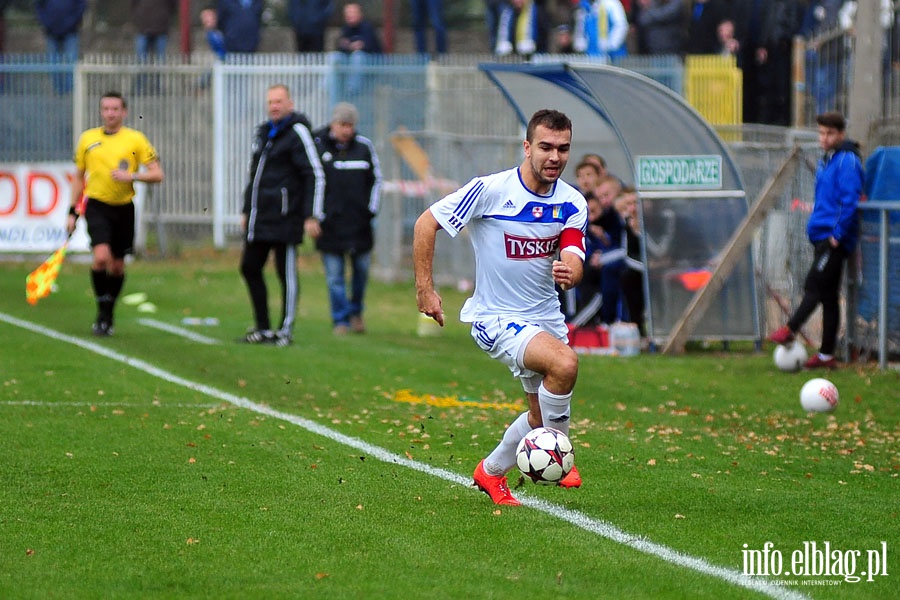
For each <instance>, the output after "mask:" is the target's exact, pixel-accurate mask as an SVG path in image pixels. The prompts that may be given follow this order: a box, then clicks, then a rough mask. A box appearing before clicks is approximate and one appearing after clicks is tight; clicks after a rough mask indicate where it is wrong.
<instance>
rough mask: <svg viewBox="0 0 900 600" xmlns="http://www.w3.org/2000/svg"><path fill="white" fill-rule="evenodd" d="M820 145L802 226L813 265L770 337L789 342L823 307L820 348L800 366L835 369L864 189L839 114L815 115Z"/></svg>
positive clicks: (858, 163)
mask: <svg viewBox="0 0 900 600" xmlns="http://www.w3.org/2000/svg"><path fill="white" fill-rule="evenodd" d="M816 123H817V124H818V130H819V146H820V147H821V148H822V150H823V151H824V153H825V154H824V155H823V156H822V158H821V159H819V163H818V167H817V168H816V191H815V203H814V204H813V211H812V214H811V215H810V217H809V221H808V223H807V225H806V233H807V237H809V241H810V243H811V244H812V245H813V248H814V256H813V260H812V265H811V266H810V268H809V272H808V273H807V275H806V281H805V282H804V284H803V299H802V300H801V301H800V305H799V306H797V309H796V310H795V311H794V314H793V315H791V318H790V319H789V320H788V322H787V324H786V325H784V326H782V327H780V328H779V329H777V330H776V331H775V332H774V333H773V334H772V335H771V336H769V339H770V340H771V341H773V342H775V343H776V344H788V343H790V342H792V341H794V336H795V335H796V333H797V332H798V331H799V330H800V328H801V327H802V326H803V324H804V323H805V322H806V321H807V320H808V319H809V318H810V317H811V316H812V313H813V311H814V310H815V309H816V308H817V307H818V306H819V304H821V305H822V344H821V346H819V352H818V354H814V355H813V356H812V357H811V358H810V359H809V360H808V361H806V365H805V367H806V368H807V369H819V368H825V369H833V368H835V367H836V366H837V360H836V359H835V358H834V349H835V345H836V343H837V334H838V328H839V327H840V324H841V307H840V290H841V275H842V273H843V270H844V262H845V261H846V260H847V257H849V256H850V254H851V253H852V252H853V250H854V249H855V248H856V243H857V241H858V239H859V215H858V214H857V206H858V205H859V197H860V194H862V189H863V166H862V161H861V160H860V154H859V153H860V150H859V144H857V143H856V142H854V141H852V140H850V139H848V138H847V137H846V133H845V127H846V122H845V121H844V117H843V115H841V113H838V112H827V113H824V114H821V115H819V116H817V117H816Z"/></svg>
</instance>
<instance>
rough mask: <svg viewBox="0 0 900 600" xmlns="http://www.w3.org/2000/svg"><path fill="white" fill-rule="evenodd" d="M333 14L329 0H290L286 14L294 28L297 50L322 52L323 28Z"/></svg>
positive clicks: (332, 6)
mask: <svg viewBox="0 0 900 600" xmlns="http://www.w3.org/2000/svg"><path fill="white" fill-rule="evenodd" d="M332 14H334V2H332V1H331V0H290V3H289V4H288V16H289V17H290V19H291V26H292V27H293V28H294V40H295V41H296V43H297V52H323V51H324V50H325V28H326V27H327V25H328V19H330V18H331V15H332Z"/></svg>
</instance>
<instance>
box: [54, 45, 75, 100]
mask: <svg viewBox="0 0 900 600" xmlns="http://www.w3.org/2000/svg"><path fill="white" fill-rule="evenodd" d="M47 60H48V62H50V63H51V64H57V63H63V64H66V65H68V67H69V68H68V70H66V69H60V70H59V71H58V72H55V73H54V74H53V87H54V89H56V93H58V94H66V93H68V92H71V91H72V71H71V69H72V67H73V66H74V64H75V63H76V62H78V33H77V32H76V33H70V34H69V35H64V36H60V37H55V36H47Z"/></svg>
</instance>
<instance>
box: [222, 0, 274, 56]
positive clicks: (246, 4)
mask: <svg viewBox="0 0 900 600" xmlns="http://www.w3.org/2000/svg"><path fill="white" fill-rule="evenodd" d="M262 11H263V0H218V2H217V9H216V17H217V19H218V24H219V30H220V31H221V32H222V36H223V37H224V38H225V50H226V51H227V52H256V50H257V49H258V48H259V40H260V27H261V26H262Z"/></svg>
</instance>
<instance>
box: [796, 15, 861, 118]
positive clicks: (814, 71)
mask: <svg viewBox="0 0 900 600" xmlns="http://www.w3.org/2000/svg"><path fill="white" fill-rule="evenodd" d="M853 4H854V3H853V2H850V1H848V0H811V2H810V3H809V6H807V8H806V12H805V13H804V15H803V21H802V23H801V25H800V31H799V35H800V36H801V37H803V38H804V39H805V40H806V89H807V93H809V94H810V95H812V98H813V100H814V102H815V106H816V113H817V114H821V113H824V112H826V111H831V110H834V108H835V97H836V96H837V93H838V90H839V89H840V88H841V87H842V86H843V83H844V81H845V78H846V76H847V72H848V68H849V54H848V49H847V48H846V47H845V46H844V40H843V32H845V31H847V30H849V29H850V27H851V26H852V25H853V21H852V18H851V15H850V9H851V6H852V5H853Z"/></svg>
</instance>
